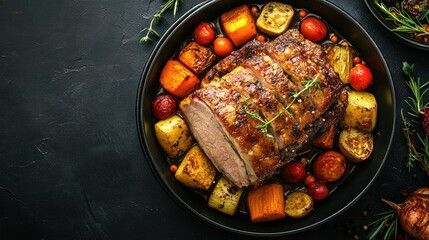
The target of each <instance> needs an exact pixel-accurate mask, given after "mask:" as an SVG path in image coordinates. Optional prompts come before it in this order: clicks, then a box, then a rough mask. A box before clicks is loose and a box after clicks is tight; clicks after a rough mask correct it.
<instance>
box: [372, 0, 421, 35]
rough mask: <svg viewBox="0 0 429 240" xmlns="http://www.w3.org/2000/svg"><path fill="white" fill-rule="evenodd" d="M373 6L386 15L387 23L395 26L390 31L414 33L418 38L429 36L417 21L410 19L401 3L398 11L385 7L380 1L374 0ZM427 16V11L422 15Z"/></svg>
mask: <svg viewBox="0 0 429 240" xmlns="http://www.w3.org/2000/svg"><path fill="white" fill-rule="evenodd" d="M374 3H375V5H376V6H377V7H378V8H380V10H381V11H382V12H383V13H385V14H386V15H387V17H386V18H385V19H386V20H387V21H393V22H394V23H396V24H397V26H396V27H395V28H393V29H392V31H395V32H405V33H415V34H418V35H419V36H424V35H429V29H428V28H426V27H425V25H424V24H422V23H421V22H420V21H419V20H417V19H414V18H413V17H411V16H410V15H409V14H408V13H407V12H406V11H405V10H404V7H403V4H402V3H401V7H400V9H397V8H395V7H387V6H386V5H385V4H384V3H383V2H382V1H381V0H374ZM428 14H429V10H428V11H426V12H425V13H424V16H425V18H426V17H427V15H428Z"/></svg>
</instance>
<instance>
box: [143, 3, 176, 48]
mask: <svg viewBox="0 0 429 240" xmlns="http://www.w3.org/2000/svg"><path fill="white" fill-rule="evenodd" d="M179 3H180V0H168V1H167V2H166V3H165V4H164V5H163V6H162V7H161V9H160V10H159V11H158V12H156V13H155V14H154V15H153V17H152V20H151V21H150V24H149V27H146V28H143V29H142V30H141V31H140V33H146V35H145V36H143V37H142V38H140V43H145V42H153V39H152V38H150V35H154V36H156V37H160V34H159V33H158V32H157V31H156V30H155V29H154V28H153V24H154V23H155V24H158V23H159V21H161V19H162V14H164V12H165V11H167V10H169V9H173V16H174V17H175V16H176V13H177V10H178V8H179Z"/></svg>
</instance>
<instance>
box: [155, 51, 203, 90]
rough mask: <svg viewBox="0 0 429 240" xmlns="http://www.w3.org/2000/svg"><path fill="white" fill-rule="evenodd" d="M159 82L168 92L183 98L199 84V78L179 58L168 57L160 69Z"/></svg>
mask: <svg viewBox="0 0 429 240" xmlns="http://www.w3.org/2000/svg"><path fill="white" fill-rule="evenodd" d="M159 82H160V83H161V85H162V86H163V87H164V88H165V90H167V91H168V92H169V93H171V94H173V95H174V96H176V97H178V98H184V97H186V96H187V95H188V94H189V93H191V92H192V91H193V90H195V89H196V88H197V87H198V86H199V85H200V80H199V79H198V77H197V76H195V74H194V73H193V72H192V71H191V70H189V69H188V68H187V67H186V66H185V65H183V63H181V62H180V61H179V60H174V59H169V60H168V61H167V63H166V64H165V66H164V68H163V69H162V71H161V76H160V77H159Z"/></svg>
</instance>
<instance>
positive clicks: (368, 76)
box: [349, 64, 372, 91]
mask: <svg viewBox="0 0 429 240" xmlns="http://www.w3.org/2000/svg"><path fill="white" fill-rule="evenodd" d="M371 82H372V73H371V70H370V69H369V68H368V67H367V66H365V65H362V64H357V65H356V66H354V67H353V68H352V69H351V70H350V74H349V83H350V86H352V88H353V89H354V90H357V91H363V90H365V89H366V88H367V87H369V85H370V84H371Z"/></svg>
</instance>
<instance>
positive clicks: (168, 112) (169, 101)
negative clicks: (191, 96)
mask: <svg viewBox="0 0 429 240" xmlns="http://www.w3.org/2000/svg"><path fill="white" fill-rule="evenodd" d="M176 111H177V101H176V99H175V98H174V97H173V96H172V95H171V94H168V93H162V94H160V95H158V96H156V98H155V100H154V101H153V103H152V113H153V115H154V116H155V117H157V118H159V119H166V118H169V117H171V116H173V115H174V114H176Z"/></svg>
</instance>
